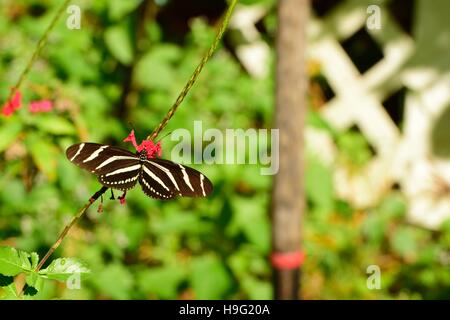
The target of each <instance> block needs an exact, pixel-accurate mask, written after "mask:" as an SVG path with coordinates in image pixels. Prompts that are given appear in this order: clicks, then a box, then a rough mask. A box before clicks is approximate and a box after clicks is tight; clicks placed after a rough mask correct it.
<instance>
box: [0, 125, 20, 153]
mask: <svg viewBox="0 0 450 320" xmlns="http://www.w3.org/2000/svg"><path fill="white" fill-rule="evenodd" d="M21 131H22V125H21V124H20V123H19V122H9V123H3V124H2V125H0V152H2V151H4V150H5V149H6V148H8V147H9V145H10V144H11V143H13V142H14V141H15V140H16V139H17V137H18V136H19V134H20V132H21Z"/></svg>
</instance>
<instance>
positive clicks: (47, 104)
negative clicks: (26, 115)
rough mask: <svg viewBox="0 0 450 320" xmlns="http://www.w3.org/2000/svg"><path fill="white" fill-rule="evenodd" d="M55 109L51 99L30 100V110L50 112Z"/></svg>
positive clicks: (33, 111)
mask: <svg viewBox="0 0 450 320" xmlns="http://www.w3.org/2000/svg"><path fill="white" fill-rule="evenodd" d="M52 109H53V103H52V102H51V101H50V100H39V101H32V102H30V108H29V110H30V112H32V113H39V112H49V111H52Z"/></svg>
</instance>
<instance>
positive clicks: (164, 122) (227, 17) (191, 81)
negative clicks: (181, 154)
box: [147, 0, 238, 141]
mask: <svg viewBox="0 0 450 320" xmlns="http://www.w3.org/2000/svg"><path fill="white" fill-rule="evenodd" d="M237 1H238V0H232V1H231V3H230V5H229V7H228V9H227V12H226V13H225V16H224V18H223V20H222V24H221V26H220V29H219V31H218V32H217V35H216V38H215V39H214V42H213V43H212V45H211V47H210V48H209V50H208V52H207V53H206V54H205V56H204V57H203V59H202V60H201V61H200V64H199V65H198V66H197V68H196V69H195V70H194V72H193V73H192V75H191V77H190V78H189V81H188V82H187V83H186V85H185V86H184V88H183V89H182V90H181V92H180V94H179V95H178V98H177V100H176V101H175V103H174V104H173V105H172V107H171V108H170V109H169V111H168V112H167V115H166V116H165V118H164V119H163V120H162V121H161V123H160V124H159V125H158V126H157V127H156V129H155V130H154V131H153V132H152V133H151V134H150V135H149V136H148V137H147V140H152V141H154V140H155V139H156V137H157V136H158V135H159V133H160V132H161V131H162V130H163V129H164V127H165V126H166V125H167V123H168V122H169V121H170V119H171V118H172V116H173V115H174V113H175V112H176V111H177V109H178V107H179V106H180V104H181V102H183V100H184V98H185V97H186V95H187V94H188V92H189V90H191V88H192V86H193V85H194V83H195V82H196V81H197V78H198V76H199V75H200V72H202V69H203V67H204V66H205V65H206V63H207V62H208V60H209V58H211V56H212V55H213V53H214V51H216V49H217V46H218V45H219V42H220V40H221V39H222V36H223V34H224V32H225V30H226V28H227V26H228V23H229V22H230V18H231V14H232V13H233V10H234V7H235V6H236V3H237Z"/></svg>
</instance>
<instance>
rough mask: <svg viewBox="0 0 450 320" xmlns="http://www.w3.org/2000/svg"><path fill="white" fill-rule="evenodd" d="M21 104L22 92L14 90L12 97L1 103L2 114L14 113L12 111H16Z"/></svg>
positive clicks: (9, 114)
mask: <svg viewBox="0 0 450 320" xmlns="http://www.w3.org/2000/svg"><path fill="white" fill-rule="evenodd" d="M21 104H22V94H21V93H20V91H16V93H15V94H14V96H13V97H12V99H11V100H10V101H7V102H6V103H5V104H4V105H3V107H2V114H3V115H4V116H5V117H9V116H11V115H12V114H13V113H14V111H16V110H17V109H19V108H20V107H21Z"/></svg>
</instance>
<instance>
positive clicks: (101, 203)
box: [97, 194, 103, 213]
mask: <svg viewBox="0 0 450 320" xmlns="http://www.w3.org/2000/svg"><path fill="white" fill-rule="evenodd" d="M97 212H98V213H102V212H103V194H102V195H101V196H100V204H99V205H98V208H97Z"/></svg>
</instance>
